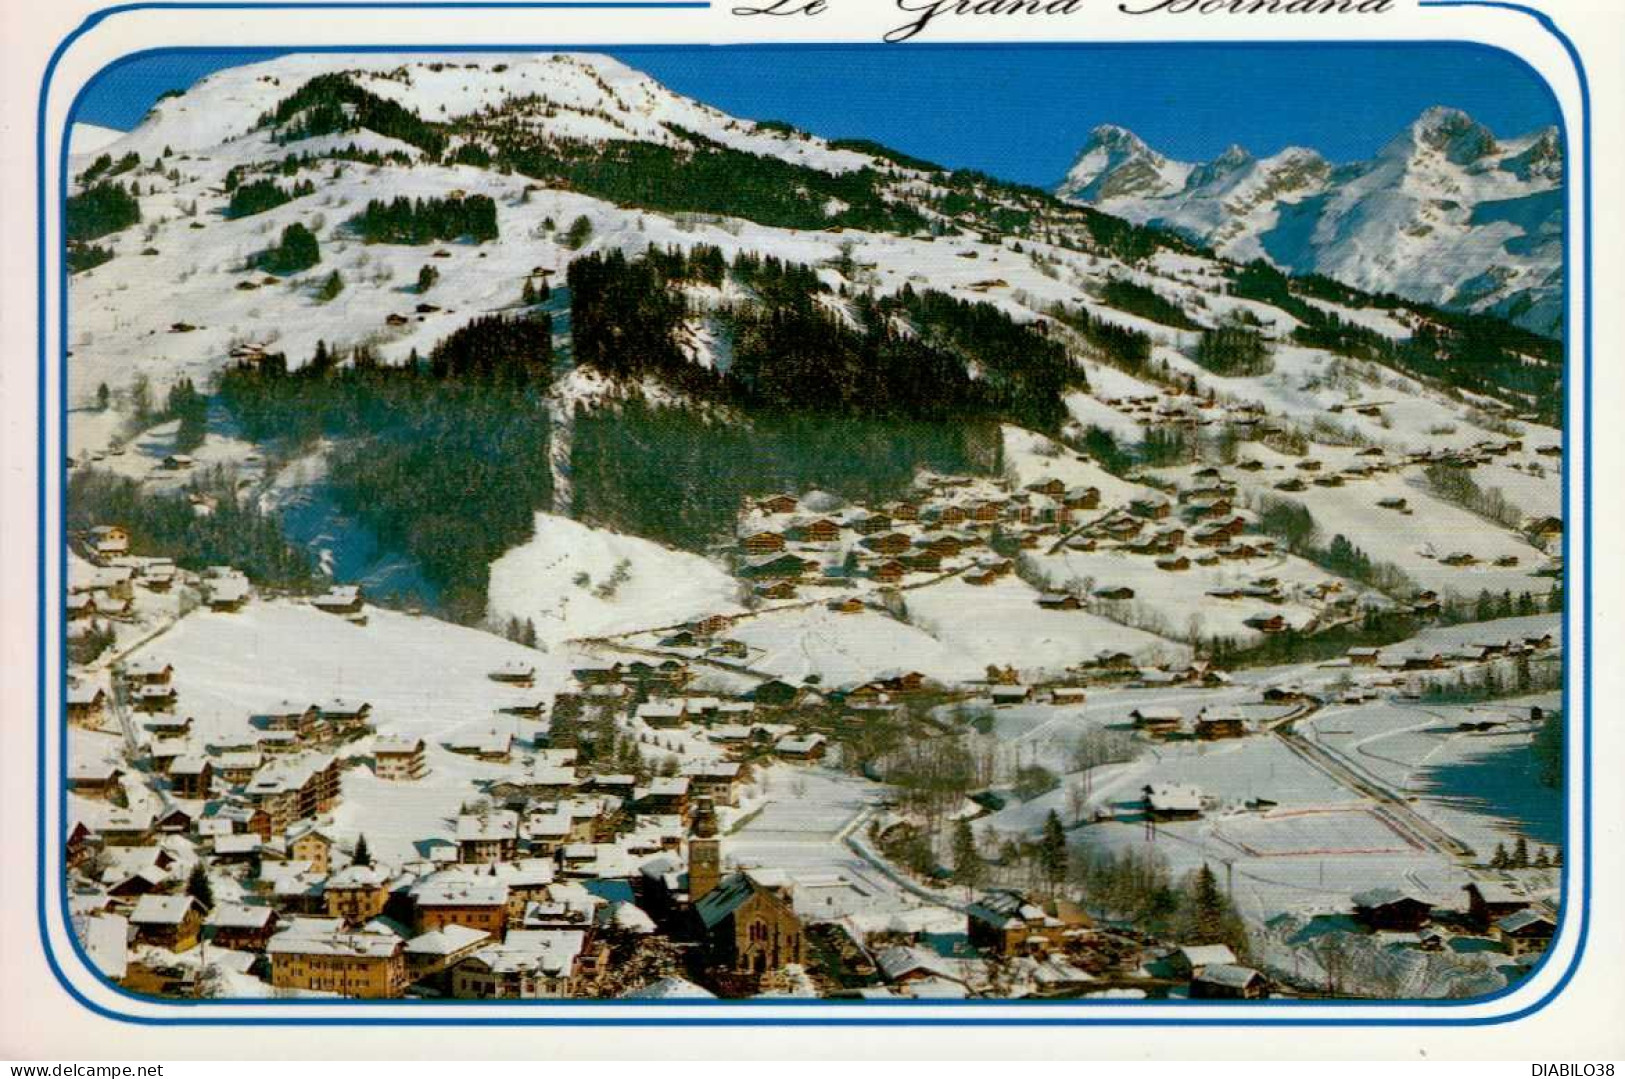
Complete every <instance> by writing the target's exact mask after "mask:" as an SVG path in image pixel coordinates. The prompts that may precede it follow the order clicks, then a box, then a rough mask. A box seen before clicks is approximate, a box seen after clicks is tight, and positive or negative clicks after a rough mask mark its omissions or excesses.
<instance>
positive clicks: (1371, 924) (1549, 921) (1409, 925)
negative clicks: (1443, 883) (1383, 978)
mask: <svg viewBox="0 0 1625 1079" xmlns="http://www.w3.org/2000/svg"><path fill="white" fill-rule="evenodd" d="M1463 892H1464V893H1465V900H1466V903H1465V910H1463V909H1461V907H1462V904H1459V903H1456V904H1451V905H1449V906H1441V904H1439V903H1438V902H1437V901H1436V900H1434V899H1433V898H1431V897H1429V896H1426V895H1423V894H1421V893H1418V892H1415V891H1410V890H1406V889H1403V888H1391V887H1382V888H1371V889H1368V890H1366V891H1364V892H1360V893H1359V894H1357V895H1355V896H1354V897H1353V899H1352V901H1351V905H1352V914H1353V918H1354V921H1355V922H1356V923H1358V925H1359V926H1360V927H1361V928H1362V929H1363V930H1365V931H1366V932H1368V933H1371V934H1374V935H1376V936H1378V937H1380V938H1382V939H1383V940H1385V941H1387V942H1389V943H1398V944H1404V945H1409V946H1412V947H1417V948H1421V949H1423V950H1425V951H1438V950H1442V949H1444V948H1446V947H1448V946H1449V942H1450V940H1451V938H1453V937H1456V936H1469V937H1476V938H1483V937H1488V938H1490V939H1492V940H1494V941H1496V942H1498V943H1499V944H1500V945H1501V948H1502V950H1504V951H1505V952H1506V953H1507V954H1508V955H1510V956H1512V957H1513V958H1520V957H1523V956H1528V955H1536V954H1539V953H1541V952H1543V951H1545V950H1546V947H1547V946H1548V945H1549V944H1550V943H1551V941H1552V937H1553V936H1554V935H1555V934H1556V932H1557V922H1558V913H1557V908H1556V907H1555V905H1554V904H1553V903H1552V900H1551V897H1550V896H1549V895H1547V894H1543V893H1535V894H1532V893H1531V892H1530V891H1529V890H1528V889H1527V888H1525V887H1522V886H1520V885H1518V884H1516V883H1514V882H1512V881H1511V880H1508V879H1503V878H1482V879H1475V880H1473V881H1471V882H1470V883H1468V884H1467V885H1465V886H1464V887H1463Z"/></svg>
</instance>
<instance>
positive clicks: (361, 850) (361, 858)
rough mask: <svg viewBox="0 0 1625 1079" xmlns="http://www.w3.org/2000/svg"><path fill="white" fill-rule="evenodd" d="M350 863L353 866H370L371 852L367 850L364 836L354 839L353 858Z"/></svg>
mask: <svg viewBox="0 0 1625 1079" xmlns="http://www.w3.org/2000/svg"><path fill="white" fill-rule="evenodd" d="M350 861H351V862H352V863H353V864H355V865H372V851H370V850H368V849H367V837H366V836H364V835H363V836H357V837H356V841H355V856H354V857H352V858H351V859H350Z"/></svg>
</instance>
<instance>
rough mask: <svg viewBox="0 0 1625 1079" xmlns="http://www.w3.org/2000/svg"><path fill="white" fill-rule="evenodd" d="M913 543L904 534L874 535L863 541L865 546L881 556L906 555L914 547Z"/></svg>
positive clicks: (887, 533) (886, 533)
mask: <svg viewBox="0 0 1625 1079" xmlns="http://www.w3.org/2000/svg"><path fill="white" fill-rule="evenodd" d="M912 544H913V541H912V540H910V539H909V537H908V535H907V534H906V533H903V532H885V533H882V534H880V535H872V536H870V537H869V538H868V539H866V540H864V541H863V546H865V547H867V548H868V549H869V550H871V551H873V552H875V553H876V554H879V555H887V556H896V555H900V554H903V553H905V552H906V551H908V550H909V548H910V547H911V546H912Z"/></svg>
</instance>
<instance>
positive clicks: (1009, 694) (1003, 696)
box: [989, 686, 1033, 707]
mask: <svg viewBox="0 0 1625 1079" xmlns="http://www.w3.org/2000/svg"><path fill="white" fill-rule="evenodd" d="M989 696H991V697H992V698H993V704H994V705H995V706H998V707H1003V706H1007V705H1012V704H1026V703H1027V702H1028V701H1030V700H1032V697H1033V691H1032V687H1031V686H994V687H993V689H992V692H991V693H990V694H989Z"/></svg>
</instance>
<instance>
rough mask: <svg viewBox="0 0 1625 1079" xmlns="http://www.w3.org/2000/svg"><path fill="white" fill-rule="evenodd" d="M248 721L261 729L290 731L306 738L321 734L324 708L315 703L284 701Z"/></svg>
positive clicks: (300, 738)
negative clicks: (300, 703)
mask: <svg viewBox="0 0 1625 1079" xmlns="http://www.w3.org/2000/svg"><path fill="white" fill-rule="evenodd" d="M248 722H249V724H250V725H251V726H254V727H257V728H259V729H261V730H267V731H290V732H292V733H293V734H294V735H295V737H296V738H298V739H299V740H305V739H309V738H316V737H319V736H320V735H321V733H322V710H321V709H320V708H318V707H317V706H316V705H314V704H306V705H298V704H295V703H293V702H292V701H283V702H282V703H280V704H278V705H277V706H276V707H275V708H273V709H271V710H270V711H268V712H261V713H258V714H256V715H253V716H250V717H249V720H248Z"/></svg>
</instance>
